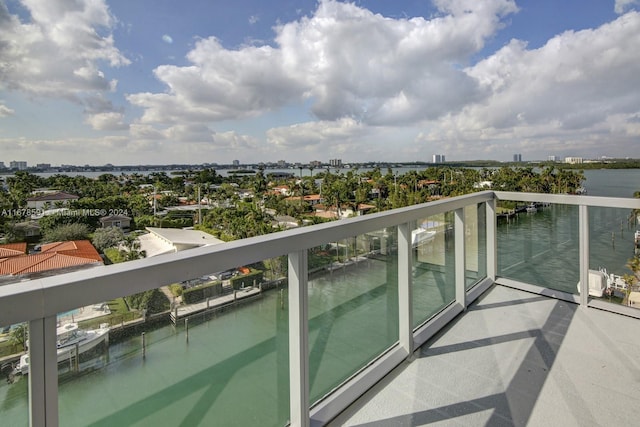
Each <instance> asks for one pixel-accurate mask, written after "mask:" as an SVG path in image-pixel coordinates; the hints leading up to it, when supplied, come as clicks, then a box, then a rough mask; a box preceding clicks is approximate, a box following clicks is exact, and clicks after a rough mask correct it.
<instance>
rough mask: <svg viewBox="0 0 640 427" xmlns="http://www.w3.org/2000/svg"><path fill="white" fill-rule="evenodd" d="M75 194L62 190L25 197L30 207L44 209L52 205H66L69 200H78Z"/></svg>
mask: <svg viewBox="0 0 640 427" xmlns="http://www.w3.org/2000/svg"><path fill="white" fill-rule="evenodd" d="M78 199H79V197H78V196H76V195H75V194H69V193H65V192H64V191H56V192H53V193H44V194H39V195H36V196H32V197H29V198H28V199H27V207H28V208H32V209H45V208H49V207H54V206H60V205H62V206H67V205H68V204H69V203H70V202H72V201H75V200H78Z"/></svg>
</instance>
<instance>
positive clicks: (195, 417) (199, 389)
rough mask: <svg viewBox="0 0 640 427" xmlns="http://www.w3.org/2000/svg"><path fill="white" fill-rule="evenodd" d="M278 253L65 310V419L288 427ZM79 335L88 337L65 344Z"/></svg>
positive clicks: (282, 293) (62, 327) (67, 422)
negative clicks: (265, 259)
mask: <svg viewBox="0 0 640 427" xmlns="http://www.w3.org/2000/svg"><path fill="white" fill-rule="evenodd" d="M279 261H280V260H275V261H273V262H259V263H256V264H253V265H250V266H246V267H239V268H234V269H231V270H228V271H225V272H211V274H210V275H207V276H202V277H199V278H190V279H186V280H184V281H182V282H180V283H175V284H173V285H169V286H165V287H162V288H160V289H156V290H152V291H148V292H145V293H143V294H138V295H131V296H126V297H124V298H119V299H117V300H114V301H104V302H102V301H98V302H96V303H95V304H93V305H91V306H88V307H82V308H78V309H76V310H72V311H70V312H67V313H61V314H60V315H59V316H58V322H59V329H58V332H59V334H58V339H59V341H60V344H61V347H60V348H59V349H58V358H59V366H58V368H59V381H58V384H59V414H60V425H64V426H86V425H266V426H280V425H284V424H285V423H286V422H287V420H288V419H289V372H288V370H289V367H288V366H289V361H288V315H287V311H286V306H285V304H284V301H283V299H284V298H286V292H285V291H284V286H285V281H284V280H283V277H284V274H286V271H285V270H284V269H283V265H282V263H281V262H279ZM77 331H82V332H81V333H79V334H78V333H77ZM74 334H78V335H77V337H76V338H79V339H81V340H80V341H78V342H77V343H74V342H73V341H69V345H67V344H65V341H64V340H66V339H67V335H68V336H69V337H72V336H73V335H74ZM83 337H84V338H83ZM76 338H69V339H71V340H72V339H76ZM78 354H79V357H77V355H78Z"/></svg>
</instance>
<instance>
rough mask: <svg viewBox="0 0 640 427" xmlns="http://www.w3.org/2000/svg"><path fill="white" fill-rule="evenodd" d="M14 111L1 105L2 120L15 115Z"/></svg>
mask: <svg viewBox="0 0 640 427" xmlns="http://www.w3.org/2000/svg"><path fill="white" fill-rule="evenodd" d="M13 113H14V111H13V110H12V109H11V108H9V107H7V106H6V105H4V104H2V103H0V118H2V117H8V116H11V115H13Z"/></svg>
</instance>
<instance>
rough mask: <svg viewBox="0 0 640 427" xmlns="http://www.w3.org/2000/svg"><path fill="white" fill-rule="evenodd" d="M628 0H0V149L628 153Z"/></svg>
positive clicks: (408, 155) (45, 159) (631, 127)
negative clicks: (353, 0)
mask: <svg viewBox="0 0 640 427" xmlns="http://www.w3.org/2000/svg"><path fill="white" fill-rule="evenodd" d="M229 4H232V6H229ZM638 10H640V2H639V1H638V0H615V1H614V0H609V1H605V0H582V1H578V0H555V1H552V0H537V1H536V0H529V1H524V0H522V1H517V0H516V1H513V0H484V1H481V2H479V1H476V0H432V1H428V0H422V1H419V0H404V1H402V0H400V1H394V2H390V1H381V0H377V1H376V0H360V1H356V2H341V1H335V0H321V1H309V0H303V1H293V0H281V1H269V2H265V1H258V0H236V1H234V2H232V3H229V2H221V1H211V0H183V1H176V0H136V1H130V0H73V1H71V0H0V161H3V162H4V163H5V164H8V163H9V162H10V161H12V160H26V161H28V162H29V164H35V163H51V164H54V165H59V164H91V165H101V164H105V163H112V164H166V163H194V164H197V163H229V162H231V161H232V160H234V159H238V160H240V161H241V162H246V163H257V162H275V161H278V160H281V159H282V160H286V161H289V162H302V163H308V162H310V161H312V160H320V161H328V160H329V159H331V158H341V159H343V161H344V162H364V161H382V160H385V161H398V162H400V161H414V160H420V161H429V160H430V159H431V157H432V155H433V154H444V155H445V156H446V158H447V160H473V159H494V160H510V159H511V158H512V157H513V154H515V153H520V154H522V157H523V159H524V160H539V159H546V158H547V157H548V156H551V155H555V156H558V157H560V158H562V157H565V156H582V157H585V158H598V157H602V156H609V157H634V158H638V157H640V144H639V142H640V13H639V12H638Z"/></svg>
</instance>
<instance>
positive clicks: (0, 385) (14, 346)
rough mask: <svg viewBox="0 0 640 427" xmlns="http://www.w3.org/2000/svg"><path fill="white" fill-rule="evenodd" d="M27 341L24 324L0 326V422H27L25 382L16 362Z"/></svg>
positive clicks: (26, 384) (25, 325) (19, 424)
mask: <svg viewBox="0 0 640 427" xmlns="http://www.w3.org/2000/svg"><path fill="white" fill-rule="evenodd" d="M27 344H28V326H27V324H26V323H21V324H17V325H9V326H6V325H0V375H1V376H2V378H1V379H0V424H2V425H7V426H27V425H29V381H28V377H27V376H25V375H22V372H21V371H20V370H19V369H18V364H19V362H20V359H21V357H22V356H24V355H25V350H26V349H27Z"/></svg>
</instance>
